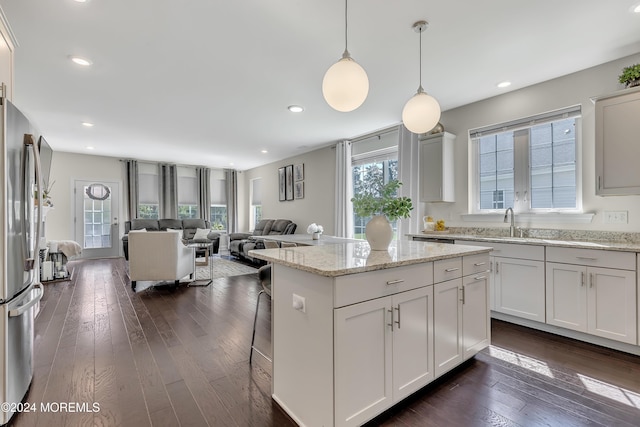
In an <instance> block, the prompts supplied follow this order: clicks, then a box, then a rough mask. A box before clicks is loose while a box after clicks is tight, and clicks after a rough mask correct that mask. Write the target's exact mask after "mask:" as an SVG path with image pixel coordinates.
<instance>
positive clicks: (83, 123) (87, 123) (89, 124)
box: [82, 122, 94, 128]
mask: <svg viewBox="0 0 640 427" xmlns="http://www.w3.org/2000/svg"><path fill="white" fill-rule="evenodd" d="M82 126H85V127H88V128H92V127H93V126H94V125H93V123H89V122H82Z"/></svg>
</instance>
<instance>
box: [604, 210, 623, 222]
mask: <svg viewBox="0 0 640 427" xmlns="http://www.w3.org/2000/svg"><path fill="white" fill-rule="evenodd" d="M628 215H629V211H604V218H603V222H604V223H605V224H627V223H628V222H629V217H628Z"/></svg>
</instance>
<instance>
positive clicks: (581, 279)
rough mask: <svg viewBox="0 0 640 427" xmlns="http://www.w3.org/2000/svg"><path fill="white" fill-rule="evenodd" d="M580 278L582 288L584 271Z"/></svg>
mask: <svg viewBox="0 0 640 427" xmlns="http://www.w3.org/2000/svg"><path fill="white" fill-rule="evenodd" d="M580 275H581V278H580V286H584V271H583V272H582V273H580Z"/></svg>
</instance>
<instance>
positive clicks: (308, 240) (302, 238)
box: [253, 234, 362, 246]
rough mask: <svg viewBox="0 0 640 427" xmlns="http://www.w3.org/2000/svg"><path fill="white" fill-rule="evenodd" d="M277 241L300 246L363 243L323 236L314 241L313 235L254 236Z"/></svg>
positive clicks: (256, 238)
mask: <svg viewBox="0 0 640 427" xmlns="http://www.w3.org/2000/svg"><path fill="white" fill-rule="evenodd" d="M261 239H262V240H275V241H276V242H289V243H295V244H297V245H299V246H323V245H335V244H342V243H357V242H362V240H358V239H346V238H342V237H335V236H327V235H321V236H320V238H319V239H318V240H313V237H312V236H311V234H269V235H266V236H253V240H261Z"/></svg>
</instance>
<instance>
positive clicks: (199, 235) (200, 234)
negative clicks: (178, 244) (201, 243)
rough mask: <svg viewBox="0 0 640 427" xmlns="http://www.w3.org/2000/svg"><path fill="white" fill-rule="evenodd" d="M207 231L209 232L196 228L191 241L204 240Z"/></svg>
mask: <svg viewBox="0 0 640 427" xmlns="http://www.w3.org/2000/svg"><path fill="white" fill-rule="evenodd" d="M209 231H210V230H208V229H206V228H196V234H194V235H193V240H206V239H207V236H208V235H209Z"/></svg>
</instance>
